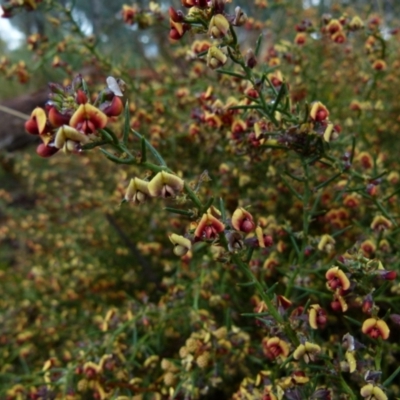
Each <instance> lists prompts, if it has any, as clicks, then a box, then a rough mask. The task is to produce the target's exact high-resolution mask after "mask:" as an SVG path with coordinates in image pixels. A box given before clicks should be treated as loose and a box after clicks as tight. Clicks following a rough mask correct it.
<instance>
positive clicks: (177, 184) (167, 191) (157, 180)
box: [148, 171, 184, 198]
mask: <svg viewBox="0 0 400 400" xmlns="http://www.w3.org/2000/svg"><path fill="white" fill-rule="evenodd" d="M183 187H184V182H183V180H182V179H181V178H179V177H178V176H176V175H173V174H170V173H168V172H165V171H161V172H159V173H158V174H157V175H156V176H155V177H154V178H153V179H152V180H151V181H150V182H149V185H148V189H149V193H150V195H151V196H153V197H159V196H161V197H163V198H167V197H175V196H176V195H177V194H178V193H179V192H181V191H182V190H183Z"/></svg>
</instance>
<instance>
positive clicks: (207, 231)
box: [194, 213, 225, 240]
mask: <svg viewBox="0 0 400 400" xmlns="http://www.w3.org/2000/svg"><path fill="white" fill-rule="evenodd" d="M224 229H225V225H224V224H223V223H222V222H221V221H219V220H218V219H217V218H216V217H214V216H213V215H212V214H210V213H207V214H203V216H202V217H201V220H200V222H199V224H198V225H197V228H196V230H195V232H194V236H195V239H196V240H203V239H206V240H207V239H212V240H214V239H216V238H217V237H218V234H219V233H221V232H223V231H224Z"/></svg>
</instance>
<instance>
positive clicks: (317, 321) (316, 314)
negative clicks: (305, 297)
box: [308, 304, 327, 329]
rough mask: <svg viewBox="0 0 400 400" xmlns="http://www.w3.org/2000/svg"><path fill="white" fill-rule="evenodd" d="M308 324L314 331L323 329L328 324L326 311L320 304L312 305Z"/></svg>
mask: <svg viewBox="0 0 400 400" xmlns="http://www.w3.org/2000/svg"><path fill="white" fill-rule="evenodd" d="M308 322H309V324H310V326H311V328H312V329H318V328H323V327H324V326H325V325H326V322H327V316H326V311H325V310H324V309H323V308H322V307H321V306H320V305H319V304H312V305H311V306H310V309H309V311H308Z"/></svg>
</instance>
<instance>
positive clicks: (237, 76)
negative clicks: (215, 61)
mask: <svg viewBox="0 0 400 400" xmlns="http://www.w3.org/2000/svg"><path fill="white" fill-rule="evenodd" d="M216 71H217V72H219V73H220V74H224V75H230V76H234V77H235V78H239V79H246V77H245V76H244V75H242V74H239V73H237V72H233V71H227V70H226V69H217V70H216Z"/></svg>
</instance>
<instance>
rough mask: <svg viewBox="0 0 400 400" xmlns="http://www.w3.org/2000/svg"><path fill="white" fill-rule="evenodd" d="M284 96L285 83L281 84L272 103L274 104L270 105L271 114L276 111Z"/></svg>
mask: <svg viewBox="0 0 400 400" xmlns="http://www.w3.org/2000/svg"><path fill="white" fill-rule="evenodd" d="M285 94H286V83H282V85H281V87H280V89H279V92H278V96H276V99H275V101H274V104H273V105H272V109H271V114H272V115H274V114H275V111H276V109H277V108H278V105H279V103H280V102H281V100H282V99H283V97H284V96H285Z"/></svg>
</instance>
